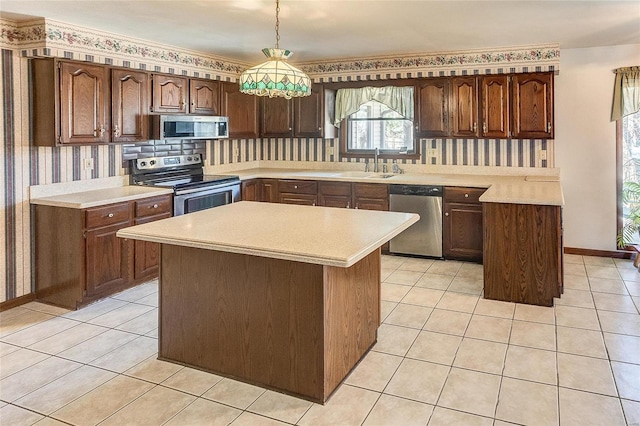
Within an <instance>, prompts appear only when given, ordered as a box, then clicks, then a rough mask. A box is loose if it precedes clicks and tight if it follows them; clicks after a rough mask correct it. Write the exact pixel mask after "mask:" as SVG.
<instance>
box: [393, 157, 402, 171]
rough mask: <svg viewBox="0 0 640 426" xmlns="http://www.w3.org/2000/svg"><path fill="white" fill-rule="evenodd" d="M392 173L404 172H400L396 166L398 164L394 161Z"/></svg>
mask: <svg viewBox="0 0 640 426" xmlns="http://www.w3.org/2000/svg"><path fill="white" fill-rule="evenodd" d="M393 173H398V174H402V173H404V170H402V169H401V168H400V166H398V163H396V161H395V160H393Z"/></svg>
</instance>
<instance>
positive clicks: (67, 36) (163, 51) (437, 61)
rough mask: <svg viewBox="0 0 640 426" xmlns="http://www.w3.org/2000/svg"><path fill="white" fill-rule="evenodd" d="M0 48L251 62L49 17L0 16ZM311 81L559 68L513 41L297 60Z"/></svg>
mask: <svg viewBox="0 0 640 426" xmlns="http://www.w3.org/2000/svg"><path fill="white" fill-rule="evenodd" d="M0 48H7V49H14V50H21V53H22V56H25V57H33V56H56V57H64V58H69V59H80V60H89V61H92V62H100V63H107V64H112V65H116V66H126V67H131V68H141V69H148V70H152V71H156V72H166V73H173V74H182V75H190V76H198V77H202V76H203V75H204V76H205V77H209V78H213V79H219V80H229V81H235V80H237V78H238V76H239V75H240V73H241V72H242V71H243V70H244V69H246V68H248V67H249V66H250V65H251V64H246V63H242V62H238V61H234V60H232V59H228V58H222V57H217V56H213V55H206V54H203V53H200V52H193V51H188V50H184V49H179V48H176V47H172V46H166V45H161V44H154V43H152V42H149V41H145V40H138V39H133V38H128V37H124V36H121V35H117V34H112V33H107V32H103V31H98V30H93V29H89V28H83V27H79V26H75V25H70V24H65V23H62V22H57V21H53V20H50V19H36V20H32V21H26V22H20V23H18V22H13V21H9V20H6V19H0ZM296 65H297V66H299V67H300V68H301V69H303V70H304V71H306V72H307V73H308V74H309V75H310V76H311V77H312V79H313V80H314V81H315V82H322V81H341V80H350V79H354V80H359V79H370V80H378V79H394V78H407V77H428V76H444V75H464V74H469V75H475V74H499V73H509V72H532V71H555V72H558V71H559V69H560V46H559V45H558V44H545V45H532V46H516V47H504V48H495V49H481V50H469V51H458V52H437V53H425V54H416V55H406V56H402V57H396V56H384V57H369V58H352V59H342V60H328V61H318V62H307V63H298V64H296Z"/></svg>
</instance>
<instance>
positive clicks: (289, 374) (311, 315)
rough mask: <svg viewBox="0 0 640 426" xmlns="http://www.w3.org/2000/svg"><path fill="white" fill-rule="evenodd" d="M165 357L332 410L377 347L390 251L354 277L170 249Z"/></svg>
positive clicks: (164, 287) (163, 321) (164, 286)
mask: <svg viewBox="0 0 640 426" xmlns="http://www.w3.org/2000/svg"><path fill="white" fill-rule="evenodd" d="M161 262H162V263H161V277H160V282H161V285H160V330H159V358H160V359H165V360H169V361H174V362H179V363H182V364H187V365H190V366H194V367H196V368H201V369H204V370H207V371H211V372H214V373H217V374H221V375H224V376H228V377H233V378H236V379H240V380H243V381H245V382H248V383H252V384H257V385H260V386H264V387H268V388H272V389H276V390H279V391H283V392H286V393H289V394H292V395H296V396H300V397H303V398H306V399H309V400H312V401H316V402H321V403H323V402H325V401H326V400H327V398H328V397H329V396H330V395H331V394H332V393H333V391H334V390H335V389H336V387H337V386H338V385H339V384H340V383H341V382H342V380H344V378H345V377H346V376H347V374H348V373H349V372H350V371H351V370H352V369H353V367H354V366H355V365H356V364H357V362H358V361H359V360H360V359H361V358H362V357H363V356H364V354H365V353H366V352H367V351H368V350H369V348H370V347H371V346H372V345H373V344H374V343H375V341H376V337H377V328H378V325H379V323H380V250H376V251H374V252H372V253H371V254H369V255H368V256H366V257H365V258H363V259H362V260H360V261H359V262H358V263H356V264H355V265H353V266H351V267H349V268H341V267H333V266H323V265H318V264H311V263H303V262H296V261H289V260H281V259H274V258H266V257H259V256H251V255H245V254H236V253H228V252H221V251H216V250H207V249H199V248H193V247H182V246H177V245H170V244H163V245H162V253H161Z"/></svg>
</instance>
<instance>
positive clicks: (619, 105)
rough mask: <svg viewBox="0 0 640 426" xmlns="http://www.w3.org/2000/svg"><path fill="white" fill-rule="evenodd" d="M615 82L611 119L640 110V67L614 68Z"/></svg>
mask: <svg viewBox="0 0 640 426" xmlns="http://www.w3.org/2000/svg"><path fill="white" fill-rule="evenodd" d="M614 72H615V73H616V82H615V85H614V87H613V107H612V108H611V121H616V120H619V119H621V118H622V117H624V116H626V115H629V114H633V113H635V112H638V111H640V67H625V68H618V69H616V70H614Z"/></svg>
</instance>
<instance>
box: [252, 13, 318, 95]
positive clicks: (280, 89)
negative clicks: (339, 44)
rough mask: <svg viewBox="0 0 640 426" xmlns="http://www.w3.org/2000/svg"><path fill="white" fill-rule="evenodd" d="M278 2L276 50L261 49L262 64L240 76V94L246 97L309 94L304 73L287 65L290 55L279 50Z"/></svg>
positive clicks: (307, 79) (291, 53)
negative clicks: (263, 59)
mask: <svg viewBox="0 0 640 426" xmlns="http://www.w3.org/2000/svg"><path fill="white" fill-rule="evenodd" d="M279 14H280V1H279V0H276V47H275V48H273V49H270V48H265V49H262V53H264V54H265V56H266V57H267V58H269V59H268V60H267V61H266V62H263V63H261V64H259V65H256V66H254V67H251V68H249V69H247V70H246V71H245V72H243V73H242V74H241V75H240V91H241V92H242V93H246V94H248V95H257V96H269V97H270V98H274V97H278V96H279V97H283V98H286V99H291V98H295V97H301V96H309V95H310V94H311V79H310V78H309V76H308V75H307V74H305V73H304V72H302V71H301V70H299V69H298V68H296V67H294V66H293V65H290V64H289V63H287V59H289V57H291V55H293V52H291V51H289V50H284V49H280V32H279V30H280V18H279Z"/></svg>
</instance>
